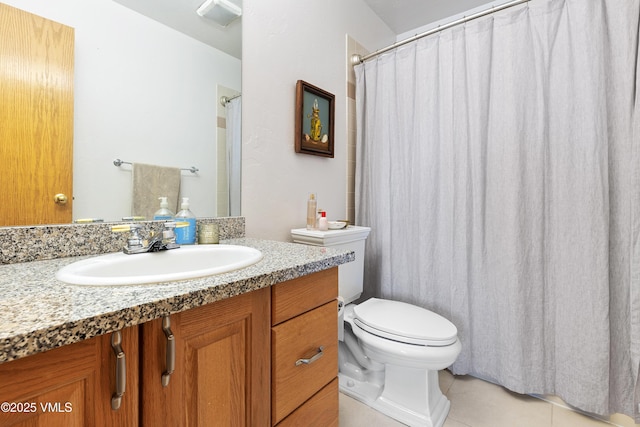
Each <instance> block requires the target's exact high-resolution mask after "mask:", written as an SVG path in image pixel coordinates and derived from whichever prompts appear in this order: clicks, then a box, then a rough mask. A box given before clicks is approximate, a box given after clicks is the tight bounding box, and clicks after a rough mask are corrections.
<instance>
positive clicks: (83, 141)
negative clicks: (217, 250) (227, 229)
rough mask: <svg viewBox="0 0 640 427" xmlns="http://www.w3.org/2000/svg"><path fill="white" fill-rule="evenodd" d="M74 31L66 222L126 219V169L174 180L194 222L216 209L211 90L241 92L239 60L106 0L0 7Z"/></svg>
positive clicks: (12, 1) (20, 1)
mask: <svg viewBox="0 0 640 427" xmlns="http://www.w3.org/2000/svg"><path fill="white" fill-rule="evenodd" d="M2 1H3V2H4V3H6V4H9V5H11V6H14V7H17V8H19V9H22V10H26V11H28V12H31V13H34V14H36V15H40V16H43V17H45V18H48V19H51V20H53V21H57V22H60V23H62V24H65V25H68V26H70V27H73V28H75V83H74V92H75V114H74V116H75V117H74V214H73V216H74V218H87V217H102V218H105V219H108V220H109V219H119V218H121V217H122V216H125V215H129V214H130V208H131V168H130V166H126V165H125V166H123V167H121V168H116V167H115V166H114V165H113V163H112V162H113V160H114V159H115V158H120V159H122V160H125V161H130V162H142V163H151V164H158V165H163V166H177V167H190V166H192V165H193V166H196V167H198V168H199V169H200V172H199V174H198V175H197V176H194V175H192V174H190V173H189V172H183V173H182V190H183V191H182V193H183V195H184V196H188V197H190V201H191V208H192V210H193V212H194V213H195V214H196V215H198V216H214V215H215V212H216V210H215V205H216V194H215V193H216V171H215V165H216V127H217V113H216V108H217V104H218V96H217V94H216V86H217V85H218V84H220V85H224V86H227V87H230V88H235V89H237V90H240V89H241V62H240V60H238V59H237V58H234V57H232V56H230V55H227V54H225V53H223V52H221V51H218V50H217V49H214V48H212V47H210V46H208V45H205V44H203V43H201V42H199V41H196V40H194V39H192V38H190V37H187V36H185V35H183V34H181V33H179V32H177V31H175V30H173V29H171V28H169V27H166V26H164V25H162V24H159V23H157V22H155V21H152V20H150V19H148V18H146V17H144V16H142V15H140V14H138V13H137V12H134V11H131V10H130V9H127V8H125V7H124V6H122V5H120V4H118V3H115V2H113V1H111V0H90V1H86V0H2Z"/></svg>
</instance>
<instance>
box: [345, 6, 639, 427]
mask: <svg viewBox="0 0 640 427" xmlns="http://www.w3.org/2000/svg"><path fill="white" fill-rule="evenodd" d="M639 4H640V2H638V1H635V0H633V1H632V0H566V1H565V0H557V1H548V0H534V1H532V2H530V3H529V4H528V5H526V6H523V7H517V8H511V9H509V10H505V11H502V12H499V13H496V14H494V15H491V16H489V17H486V18H481V19H479V20H476V21H473V22H468V23H467V24H465V25H462V26H458V27H455V28H453V29H450V30H447V31H442V32H440V33H438V34H436V35H433V36H429V37H426V38H423V39H420V40H418V41H416V42H414V43H411V44H409V45H406V46H404V47H401V48H398V49H396V50H395V51H393V52H391V53H389V54H384V55H381V56H378V57H377V58H376V59H373V60H370V61H367V62H366V63H364V64H362V65H359V66H358V67H356V76H357V92H356V105H357V119H358V130H357V133H358V137H357V138H358V139H357V176H356V189H357V190H356V211H357V217H356V220H357V223H358V224H362V225H368V226H371V227H372V232H371V235H370V237H369V239H368V241H367V256H366V260H365V269H366V272H365V283H366V285H365V292H366V293H368V295H369V296H380V297H385V298H392V299H397V300H402V301H407V302H410V303H414V304H418V305H420V306H423V307H426V308H429V309H432V310H434V311H436V312H438V313H440V314H442V315H444V316H445V317H447V318H449V319H450V320H451V321H452V322H453V323H454V324H455V325H456V326H457V328H458V332H459V336H460V339H461V342H462V353H461V354H460V356H459V358H458V360H457V361H456V362H455V363H454V365H453V366H452V370H453V372H454V373H457V374H466V373H471V374H474V375H477V376H480V377H484V378H488V379H491V380H493V381H496V382H498V383H500V384H502V385H504V386H505V387H507V388H509V389H511V390H514V391H516V392H520V393H539V394H547V393H550V394H556V395H559V396H560V397H562V398H563V399H565V401H567V402H568V403H570V404H572V405H575V406H577V407H578V408H581V409H583V410H585V411H589V412H594V413H598V414H609V413H614V412H622V413H626V414H629V415H631V416H633V417H635V418H636V420H637V421H639V418H638V413H637V406H638V405H637V403H638V402H639V401H640V399H639V398H638V397H639V394H640V393H639V392H640V389H639V388H638V367H639V365H640V296H639V295H640V239H639V233H640V154H639V149H640V147H639V135H640V131H639V126H638V120H637V119H638V118H637V114H638V111H640V110H639V106H638V105H637V104H636V103H637V102H638V100H637V95H638V86H637V85H638V83H639V81H640V80H639V79H638V75H637V55H638V24H639V22H638V21H639V13H640V10H639Z"/></svg>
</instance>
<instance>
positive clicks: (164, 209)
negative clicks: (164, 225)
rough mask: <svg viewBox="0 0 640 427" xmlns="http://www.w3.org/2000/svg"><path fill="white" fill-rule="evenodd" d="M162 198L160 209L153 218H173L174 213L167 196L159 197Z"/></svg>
mask: <svg viewBox="0 0 640 427" xmlns="http://www.w3.org/2000/svg"><path fill="white" fill-rule="evenodd" d="M158 200H160V209H158V210H157V211H156V213H155V214H153V219H155V220H158V219H161V220H169V221H170V220H173V217H174V213H173V212H171V210H169V202H167V198H166V197H158Z"/></svg>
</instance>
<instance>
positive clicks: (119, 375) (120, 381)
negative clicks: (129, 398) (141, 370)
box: [111, 331, 127, 411]
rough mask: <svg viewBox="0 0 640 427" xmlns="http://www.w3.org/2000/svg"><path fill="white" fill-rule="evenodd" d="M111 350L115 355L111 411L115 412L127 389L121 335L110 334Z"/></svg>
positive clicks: (125, 362) (116, 333) (125, 364)
mask: <svg viewBox="0 0 640 427" xmlns="http://www.w3.org/2000/svg"><path fill="white" fill-rule="evenodd" d="M111 348H113V352H114V353H115V355H116V392H115V393H114V394H113V396H111V409H113V410H114V411H117V410H118V409H120V405H122V396H123V395H124V391H125V389H126V387H127V361H126V358H125V356H124V351H123V350H122V334H121V333H120V331H116V332H114V333H113V334H111Z"/></svg>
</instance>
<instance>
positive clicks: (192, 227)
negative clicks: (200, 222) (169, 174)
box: [176, 197, 196, 245]
mask: <svg viewBox="0 0 640 427" xmlns="http://www.w3.org/2000/svg"><path fill="white" fill-rule="evenodd" d="M181 222H186V223H188V225H186V226H184V225H182V224H180V223H181ZM176 223H177V224H178V227H177V228H176V243H177V244H179V245H193V244H194V243H195V242H196V216H195V215H194V214H193V212H191V211H190V210H189V198H188V197H183V198H182V204H181V205H180V212H178V213H177V214H176Z"/></svg>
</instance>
